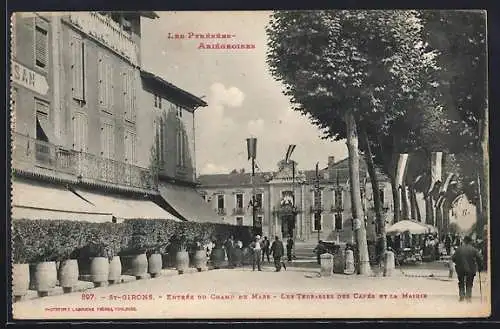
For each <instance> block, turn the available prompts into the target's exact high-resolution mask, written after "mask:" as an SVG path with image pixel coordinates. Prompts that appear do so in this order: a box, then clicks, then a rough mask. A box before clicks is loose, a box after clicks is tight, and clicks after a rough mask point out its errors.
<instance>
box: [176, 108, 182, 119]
mask: <svg viewBox="0 0 500 329" xmlns="http://www.w3.org/2000/svg"><path fill="white" fill-rule="evenodd" d="M177 117H178V118H182V107H180V106H177Z"/></svg>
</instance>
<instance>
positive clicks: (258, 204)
mask: <svg viewBox="0 0 500 329" xmlns="http://www.w3.org/2000/svg"><path fill="white" fill-rule="evenodd" d="M255 207H256V208H262V193H257V194H255Z"/></svg>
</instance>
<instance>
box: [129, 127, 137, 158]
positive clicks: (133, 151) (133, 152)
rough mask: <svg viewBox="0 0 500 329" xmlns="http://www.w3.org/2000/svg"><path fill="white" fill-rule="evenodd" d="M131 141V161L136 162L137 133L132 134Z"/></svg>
mask: <svg viewBox="0 0 500 329" xmlns="http://www.w3.org/2000/svg"><path fill="white" fill-rule="evenodd" d="M131 137H132V139H131V143H130V146H131V147H130V148H131V150H130V151H131V159H132V161H131V162H130V163H132V164H135V161H136V146H137V139H136V136H135V134H131Z"/></svg>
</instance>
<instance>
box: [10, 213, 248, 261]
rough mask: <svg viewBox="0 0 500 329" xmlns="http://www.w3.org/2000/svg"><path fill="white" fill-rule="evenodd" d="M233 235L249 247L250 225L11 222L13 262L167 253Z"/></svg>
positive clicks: (141, 221)
mask: <svg viewBox="0 0 500 329" xmlns="http://www.w3.org/2000/svg"><path fill="white" fill-rule="evenodd" d="M231 235H232V236H233V237H235V239H237V240H241V241H242V242H243V243H244V244H245V245H246V244H248V243H249V242H250V240H251V237H252V230H251V227H248V226H233V225H227V224H212V223H196V222H176V221H173V220H164V219H129V220H125V221H124V222H123V223H90V222H79V221H69V220H42V219H41V220H30V219H19V220H13V221H12V261H13V263H15V264H21V263H38V262H42V261H60V260H64V259H68V258H73V259H76V258H85V257H96V256H102V257H112V256H114V255H127V254H137V253H144V252H147V253H152V252H159V253H165V252H166V251H167V250H172V249H175V250H183V249H188V248H191V247H193V245H195V244H196V243H197V242H200V243H202V244H205V243H207V242H209V241H214V242H217V243H219V244H220V243H222V241H224V240H225V239H226V238H228V237H229V236H231Z"/></svg>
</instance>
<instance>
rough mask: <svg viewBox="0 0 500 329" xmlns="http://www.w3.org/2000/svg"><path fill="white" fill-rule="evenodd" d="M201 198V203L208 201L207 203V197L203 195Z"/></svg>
mask: <svg viewBox="0 0 500 329" xmlns="http://www.w3.org/2000/svg"><path fill="white" fill-rule="evenodd" d="M201 198H202V199H203V201H205V202H208V201H207V196H206V195H205V194H203V195H202V196H201Z"/></svg>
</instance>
